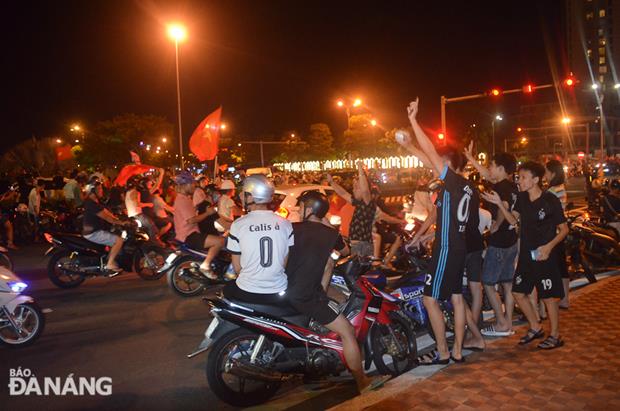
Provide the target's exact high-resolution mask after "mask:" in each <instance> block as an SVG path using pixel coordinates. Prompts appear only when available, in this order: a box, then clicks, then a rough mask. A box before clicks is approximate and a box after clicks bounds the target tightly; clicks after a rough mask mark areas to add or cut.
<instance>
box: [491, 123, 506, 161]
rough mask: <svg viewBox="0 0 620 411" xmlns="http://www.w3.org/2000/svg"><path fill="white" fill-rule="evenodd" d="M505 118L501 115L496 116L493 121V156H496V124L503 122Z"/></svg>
mask: <svg viewBox="0 0 620 411" xmlns="http://www.w3.org/2000/svg"><path fill="white" fill-rule="evenodd" d="M503 119H504V117H502V115H501V114H496V115H495V117H494V118H493V120H492V121H491V139H492V140H493V156H495V122H496V121H502V120H503Z"/></svg>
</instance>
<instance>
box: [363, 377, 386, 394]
mask: <svg viewBox="0 0 620 411" xmlns="http://www.w3.org/2000/svg"><path fill="white" fill-rule="evenodd" d="M391 378H392V376H391V375H383V376H381V377H378V378H375V379H374V380H372V382H371V383H370V384H369V385H367V386H366V387H365V388H363V389H362V390H361V391H360V394H365V393H367V392H370V391H374V390H377V389H379V388H381V387H383V386H384V385H385V383H386V382H388V381H389V380H390V379H391Z"/></svg>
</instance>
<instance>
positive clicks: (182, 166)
mask: <svg viewBox="0 0 620 411" xmlns="http://www.w3.org/2000/svg"><path fill="white" fill-rule="evenodd" d="M174 54H175V62H176V64H175V65H176V72H177V117H178V119H179V159H180V160H181V170H182V169H184V168H185V164H184V161H183V128H182V125H181V85H180V79H179V40H178V39H175V40H174Z"/></svg>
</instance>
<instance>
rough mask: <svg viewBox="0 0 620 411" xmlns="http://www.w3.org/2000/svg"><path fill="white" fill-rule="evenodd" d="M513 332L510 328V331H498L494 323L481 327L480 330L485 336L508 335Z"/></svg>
mask: <svg viewBox="0 0 620 411" xmlns="http://www.w3.org/2000/svg"><path fill="white" fill-rule="evenodd" d="M514 333H515V332H514V331H512V330H510V331H499V330H496V329H495V326H494V325H489V326H488V327H486V328H483V329H482V330H480V334H482V335H484V336H486V337H508V336H511V335H513V334H514Z"/></svg>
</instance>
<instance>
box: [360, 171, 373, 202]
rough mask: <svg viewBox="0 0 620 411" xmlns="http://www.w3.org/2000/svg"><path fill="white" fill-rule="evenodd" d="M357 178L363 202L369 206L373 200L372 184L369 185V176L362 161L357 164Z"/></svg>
mask: <svg viewBox="0 0 620 411" xmlns="http://www.w3.org/2000/svg"><path fill="white" fill-rule="evenodd" d="M357 176H358V182H359V185H360V191H361V194H362V200H363V201H364V203H366V204H368V203H370V199H371V196H370V184H368V176H367V175H366V172H365V171H364V164H363V163H362V162H361V161H358V162H357Z"/></svg>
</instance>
